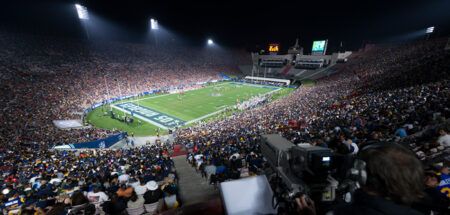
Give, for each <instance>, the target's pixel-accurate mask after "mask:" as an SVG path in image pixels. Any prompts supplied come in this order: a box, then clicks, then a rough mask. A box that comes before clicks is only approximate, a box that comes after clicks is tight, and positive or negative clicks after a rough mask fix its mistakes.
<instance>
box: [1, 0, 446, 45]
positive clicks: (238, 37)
mask: <svg viewBox="0 0 450 215" xmlns="http://www.w3.org/2000/svg"><path fill="white" fill-rule="evenodd" d="M76 2H78V3H80V4H82V5H85V6H87V7H88V10H89V13H90V15H91V17H92V20H90V21H91V23H90V24H89V29H90V32H91V36H92V37H93V38H92V39H112V40H126V41H131V42H133V41H134V42H143V41H146V38H147V37H148V36H149V33H148V21H149V18H150V17H154V18H156V19H157V20H158V21H159V23H160V25H161V27H163V28H164V29H165V30H167V31H170V32H171V33H172V35H177V36H178V37H179V38H183V39H186V40H187V41H190V42H192V43H195V44H203V43H204V42H205V40H206V38H207V37H212V38H213V39H214V40H215V41H216V42H217V43H218V44H219V45H221V46H225V47H238V48H247V49H253V48H255V47H257V46H260V47H262V48H265V47H266V46H267V44H268V43H271V42H276V43H280V44H281V47H282V48H287V47H289V46H291V45H292V44H293V43H294V41H295V38H296V37H299V38H300V42H301V45H302V46H304V47H305V48H306V50H309V49H310V47H311V43H312V41H313V40H316V39H329V44H330V45H329V46H330V47H331V48H333V47H337V46H338V45H339V43H340V41H343V44H344V46H346V47H347V48H349V49H355V48H358V47H360V46H361V44H362V43H363V42H364V41H373V42H383V41H387V40H389V39H391V38H397V39H398V38H406V36H407V35H411V33H413V32H418V31H419V30H424V29H425V28H426V27H428V26H431V25H434V26H436V30H437V32H436V34H435V35H440V36H444V35H448V33H449V28H450V1H449V0H377V1H374V0H358V1H354V0H351V1H300V0H297V1H284V0H271V1H262V0H261V1H245V0H240V1H234V0H232V1H203V0H190V1H187V0H184V1H171V0H165V1H150V0H147V1H130V0H123V1H113V0H80V1H46V0H33V1H24V0H14V1H9V2H4V3H2V7H1V9H0V20H1V24H0V28H1V29H6V30H7V31H16V32H27V33H33V34H51V35H60V36H64V37H76V38H84V37H85V31H84V28H83V26H82V25H81V23H80V22H79V20H78V17H77V14H76V11H75V9H74V6H73V4H74V3H76ZM94 20H95V21H94ZM147 39H148V38H147Z"/></svg>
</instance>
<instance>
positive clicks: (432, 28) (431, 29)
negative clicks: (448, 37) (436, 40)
mask: <svg viewBox="0 0 450 215" xmlns="http://www.w3.org/2000/svg"><path fill="white" fill-rule="evenodd" d="M433 32H434V26H431V27H428V28H427V30H426V31H425V34H426V35H427V40H428V39H429V38H430V35H431V34H432V33H433Z"/></svg>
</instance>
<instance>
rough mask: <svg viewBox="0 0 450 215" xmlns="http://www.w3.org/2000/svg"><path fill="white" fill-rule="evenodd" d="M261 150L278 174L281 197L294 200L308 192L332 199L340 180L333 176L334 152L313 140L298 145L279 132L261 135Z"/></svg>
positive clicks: (277, 184)
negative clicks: (331, 174)
mask: <svg viewBox="0 0 450 215" xmlns="http://www.w3.org/2000/svg"><path fill="white" fill-rule="evenodd" d="M261 152H262V154H263V155H264V157H265V158H266V160H267V163H268V164H269V165H270V167H271V169H272V170H274V174H273V176H274V177H276V178H277V180H271V181H276V183H275V185H273V189H275V190H274V193H279V195H278V197H282V198H284V199H287V201H291V200H293V199H294V198H295V197H298V196H299V195H303V194H307V195H309V196H311V197H314V198H313V199H314V200H319V201H323V202H332V201H334V199H335V190H336V188H337V186H338V183H337V181H336V180H334V179H333V178H332V177H331V176H330V171H331V166H332V165H331V164H332V162H333V152H332V151H331V150H330V149H328V148H324V147H318V146H312V145H309V144H299V145H295V144H293V143H292V142H290V141H288V140H287V139H285V138H283V137H281V136H280V135H278V134H265V135H261Z"/></svg>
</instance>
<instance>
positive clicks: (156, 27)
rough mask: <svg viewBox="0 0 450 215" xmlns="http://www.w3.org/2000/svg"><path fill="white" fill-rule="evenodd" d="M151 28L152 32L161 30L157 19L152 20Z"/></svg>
mask: <svg viewBox="0 0 450 215" xmlns="http://www.w3.org/2000/svg"><path fill="white" fill-rule="evenodd" d="M150 28H151V29H152V30H158V29H159V26H158V21H157V20H155V19H150Z"/></svg>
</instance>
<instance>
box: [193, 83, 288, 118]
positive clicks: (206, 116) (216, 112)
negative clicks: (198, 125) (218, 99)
mask: <svg viewBox="0 0 450 215" xmlns="http://www.w3.org/2000/svg"><path fill="white" fill-rule="evenodd" d="M281 89H282V88H278V89H276V90H272V91H269V92H267V93H264V94H262V95H269V94H272V93H275V92H277V91H280V90H281ZM225 106H226V107H225V108H223V109H220V110H218V111H215V112H212V113H209V114H206V115H203V116H201V117H199V118H196V119H193V120H190V121H187V122H185V123H184V125H189V124H192V123H195V122H198V121H200V120H202V119H205V118H208V117H210V116H214V115H216V114H219V113H222V112H224V111H225V110H226V109H227V108H228V106H227V105H225ZM235 106H236V105H233V106H232V107H235Z"/></svg>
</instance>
